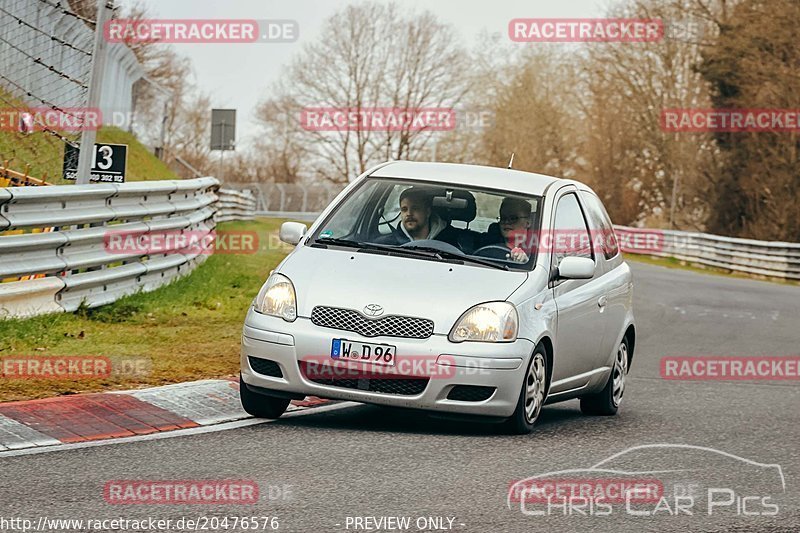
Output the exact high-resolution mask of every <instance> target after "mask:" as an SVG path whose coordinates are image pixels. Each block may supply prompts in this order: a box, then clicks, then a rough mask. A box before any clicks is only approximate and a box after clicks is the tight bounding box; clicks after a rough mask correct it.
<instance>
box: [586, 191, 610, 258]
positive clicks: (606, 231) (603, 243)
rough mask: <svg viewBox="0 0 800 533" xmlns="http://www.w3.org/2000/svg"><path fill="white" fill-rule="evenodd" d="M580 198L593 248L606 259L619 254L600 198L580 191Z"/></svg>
mask: <svg viewBox="0 0 800 533" xmlns="http://www.w3.org/2000/svg"><path fill="white" fill-rule="evenodd" d="M581 198H582V199H583V205H584V206H586V216H587V217H588V218H589V227H590V228H591V230H592V237H594V238H593V239H592V240H593V241H594V245H595V248H597V249H600V250H602V251H603V255H604V256H605V258H606V259H611V258H612V257H614V256H616V255H617V254H618V253H619V245H618V243H617V236H616V235H615V234H614V227H613V226H612V225H611V219H610V218H609V217H608V212H607V211H606V208H605V207H603V202H601V201H600V198H598V197H597V196H595V195H594V194H592V193H589V192H586V191H581Z"/></svg>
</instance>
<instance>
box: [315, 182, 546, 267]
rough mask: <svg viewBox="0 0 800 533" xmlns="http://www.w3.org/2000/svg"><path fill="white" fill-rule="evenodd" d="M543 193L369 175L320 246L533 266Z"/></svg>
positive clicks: (320, 234)
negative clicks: (531, 194)
mask: <svg viewBox="0 0 800 533" xmlns="http://www.w3.org/2000/svg"><path fill="white" fill-rule="evenodd" d="M540 205H541V198H540V197H538V196H525V195H520V194H518V193H513V192H510V191H496V190H487V189H476V188H470V187H465V186H463V185H456V184H441V183H437V184H428V183H420V182H410V181H407V180H401V179H386V178H369V179H366V180H364V181H363V182H362V183H361V184H360V185H359V186H358V187H357V188H356V189H354V190H352V191H351V192H350V194H348V196H347V197H346V198H345V199H344V200H343V201H342V202H341V203H339V205H337V206H336V209H335V210H334V211H333V212H332V213H330V215H329V216H328V217H327V218H326V219H325V221H324V223H323V224H322V225H320V227H319V228H318V230H317V231H316V232H315V233H314V235H312V237H311V241H310V242H311V243H312V244H313V245H318V246H323V245H330V246H346V247H353V248H361V249H364V250H369V251H372V252H375V253H390V254H391V253H397V254H402V255H404V256H405V255H408V256H411V257H423V258H433V259H437V260H446V261H455V262H463V263H465V264H471V265H479V266H485V267H496V268H503V269H506V270H530V269H531V268H533V265H534V264H535V263H536V257H535V254H536V249H535V248H536V247H535V246H533V245H532V244H531V243H532V241H533V238H532V237H533V235H534V234H535V232H537V231H538V228H539V210H540Z"/></svg>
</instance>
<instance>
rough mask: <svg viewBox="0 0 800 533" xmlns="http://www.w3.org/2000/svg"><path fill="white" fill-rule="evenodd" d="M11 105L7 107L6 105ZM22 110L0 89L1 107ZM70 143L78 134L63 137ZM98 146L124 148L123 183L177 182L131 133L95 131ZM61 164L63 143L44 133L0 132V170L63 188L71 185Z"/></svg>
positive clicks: (111, 130) (18, 102)
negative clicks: (63, 177)
mask: <svg viewBox="0 0 800 533" xmlns="http://www.w3.org/2000/svg"><path fill="white" fill-rule="evenodd" d="M9 102H10V103H9ZM12 104H13V106H14V107H20V108H22V107H24V106H23V105H22V104H21V103H20V101H19V100H18V99H16V98H13V97H12V96H10V95H9V94H8V93H7V92H4V91H2V89H0V107H3V108H7V107H9V106H11V105H12ZM65 136H66V137H68V138H70V139H75V138H78V137H77V134H74V133H68V134H65ZM97 142H98V143H112V144H127V145H128V165H127V169H126V176H125V179H126V181H149V180H167V179H180V178H179V177H178V176H176V175H175V173H173V172H172V171H171V170H170V169H169V168H168V167H167V165H165V164H164V162H163V161H160V160H159V159H158V158H156V157H155V156H154V155H153V154H152V153H150V151H149V150H148V149H147V148H146V147H145V146H144V145H143V144H141V143H140V142H139V141H137V140H136V137H135V136H134V135H133V134H132V133H128V132H127V131H123V130H121V129H119V128H115V127H105V128H101V129H99V130H98V131H97ZM63 162H64V141H62V140H61V139H59V138H58V137H55V136H54V135H52V134H50V133H47V132H41V131H39V132H34V133H31V134H27V135H26V134H22V133H18V132H14V131H6V129H5V128H0V166H5V165H6V163H7V164H8V168H10V169H11V170H16V171H18V172H22V173H27V174H28V175H29V176H31V177H34V178H38V179H42V178H45V179H46V180H47V181H48V182H49V183H52V184H55V185H62V184H67V183H74V182H71V181H67V180H64V179H62V177H61V176H62V168H63Z"/></svg>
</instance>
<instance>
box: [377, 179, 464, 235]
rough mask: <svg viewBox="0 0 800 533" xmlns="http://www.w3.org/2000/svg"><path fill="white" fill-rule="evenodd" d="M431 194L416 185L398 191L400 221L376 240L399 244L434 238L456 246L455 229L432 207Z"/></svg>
mask: <svg viewBox="0 0 800 533" xmlns="http://www.w3.org/2000/svg"><path fill="white" fill-rule="evenodd" d="M432 207H433V196H432V194H431V193H430V192H429V191H427V190H425V189H421V188H418V187H410V188H408V189H405V190H404V191H403V192H402V193H400V222H399V223H398V224H397V227H396V228H395V229H394V230H393V231H392V233H390V234H389V235H386V236H384V237H381V238H380V239H378V241H377V242H379V243H384V244H395V245H401V244H405V243H408V242H411V241H421V240H428V239H436V240H438V241H443V242H446V243H448V244H452V245H453V246H457V242H458V236H457V235H456V230H455V228H453V226H451V225H450V224H448V223H447V222H445V221H444V220H442V219H441V217H439V215H438V214H436V212H435V211H433V209H432Z"/></svg>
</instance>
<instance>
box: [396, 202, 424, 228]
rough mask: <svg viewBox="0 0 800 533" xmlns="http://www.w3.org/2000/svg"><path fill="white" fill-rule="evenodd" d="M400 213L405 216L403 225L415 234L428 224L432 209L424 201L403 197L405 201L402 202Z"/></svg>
mask: <svg viewBox="0 0 800 533" xmlns="http://www.w3.org/2000/svg"><path fill="white" fill-rule="evenodd" d="M400 214H401V215H402V217H403V225H404V226H405V228H406V230H408V232H409V233H412V234H413V233H414V232H416V231H419V230H420V229H424V228H425V227H426V226H427V225H428V219H429V218H430V216H431V209H430V207H428V206H426V205H425V204H423V203H420V202H415V201H414V200H412V199H410V198H403V201H402V202H400Z"/></svg>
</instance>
